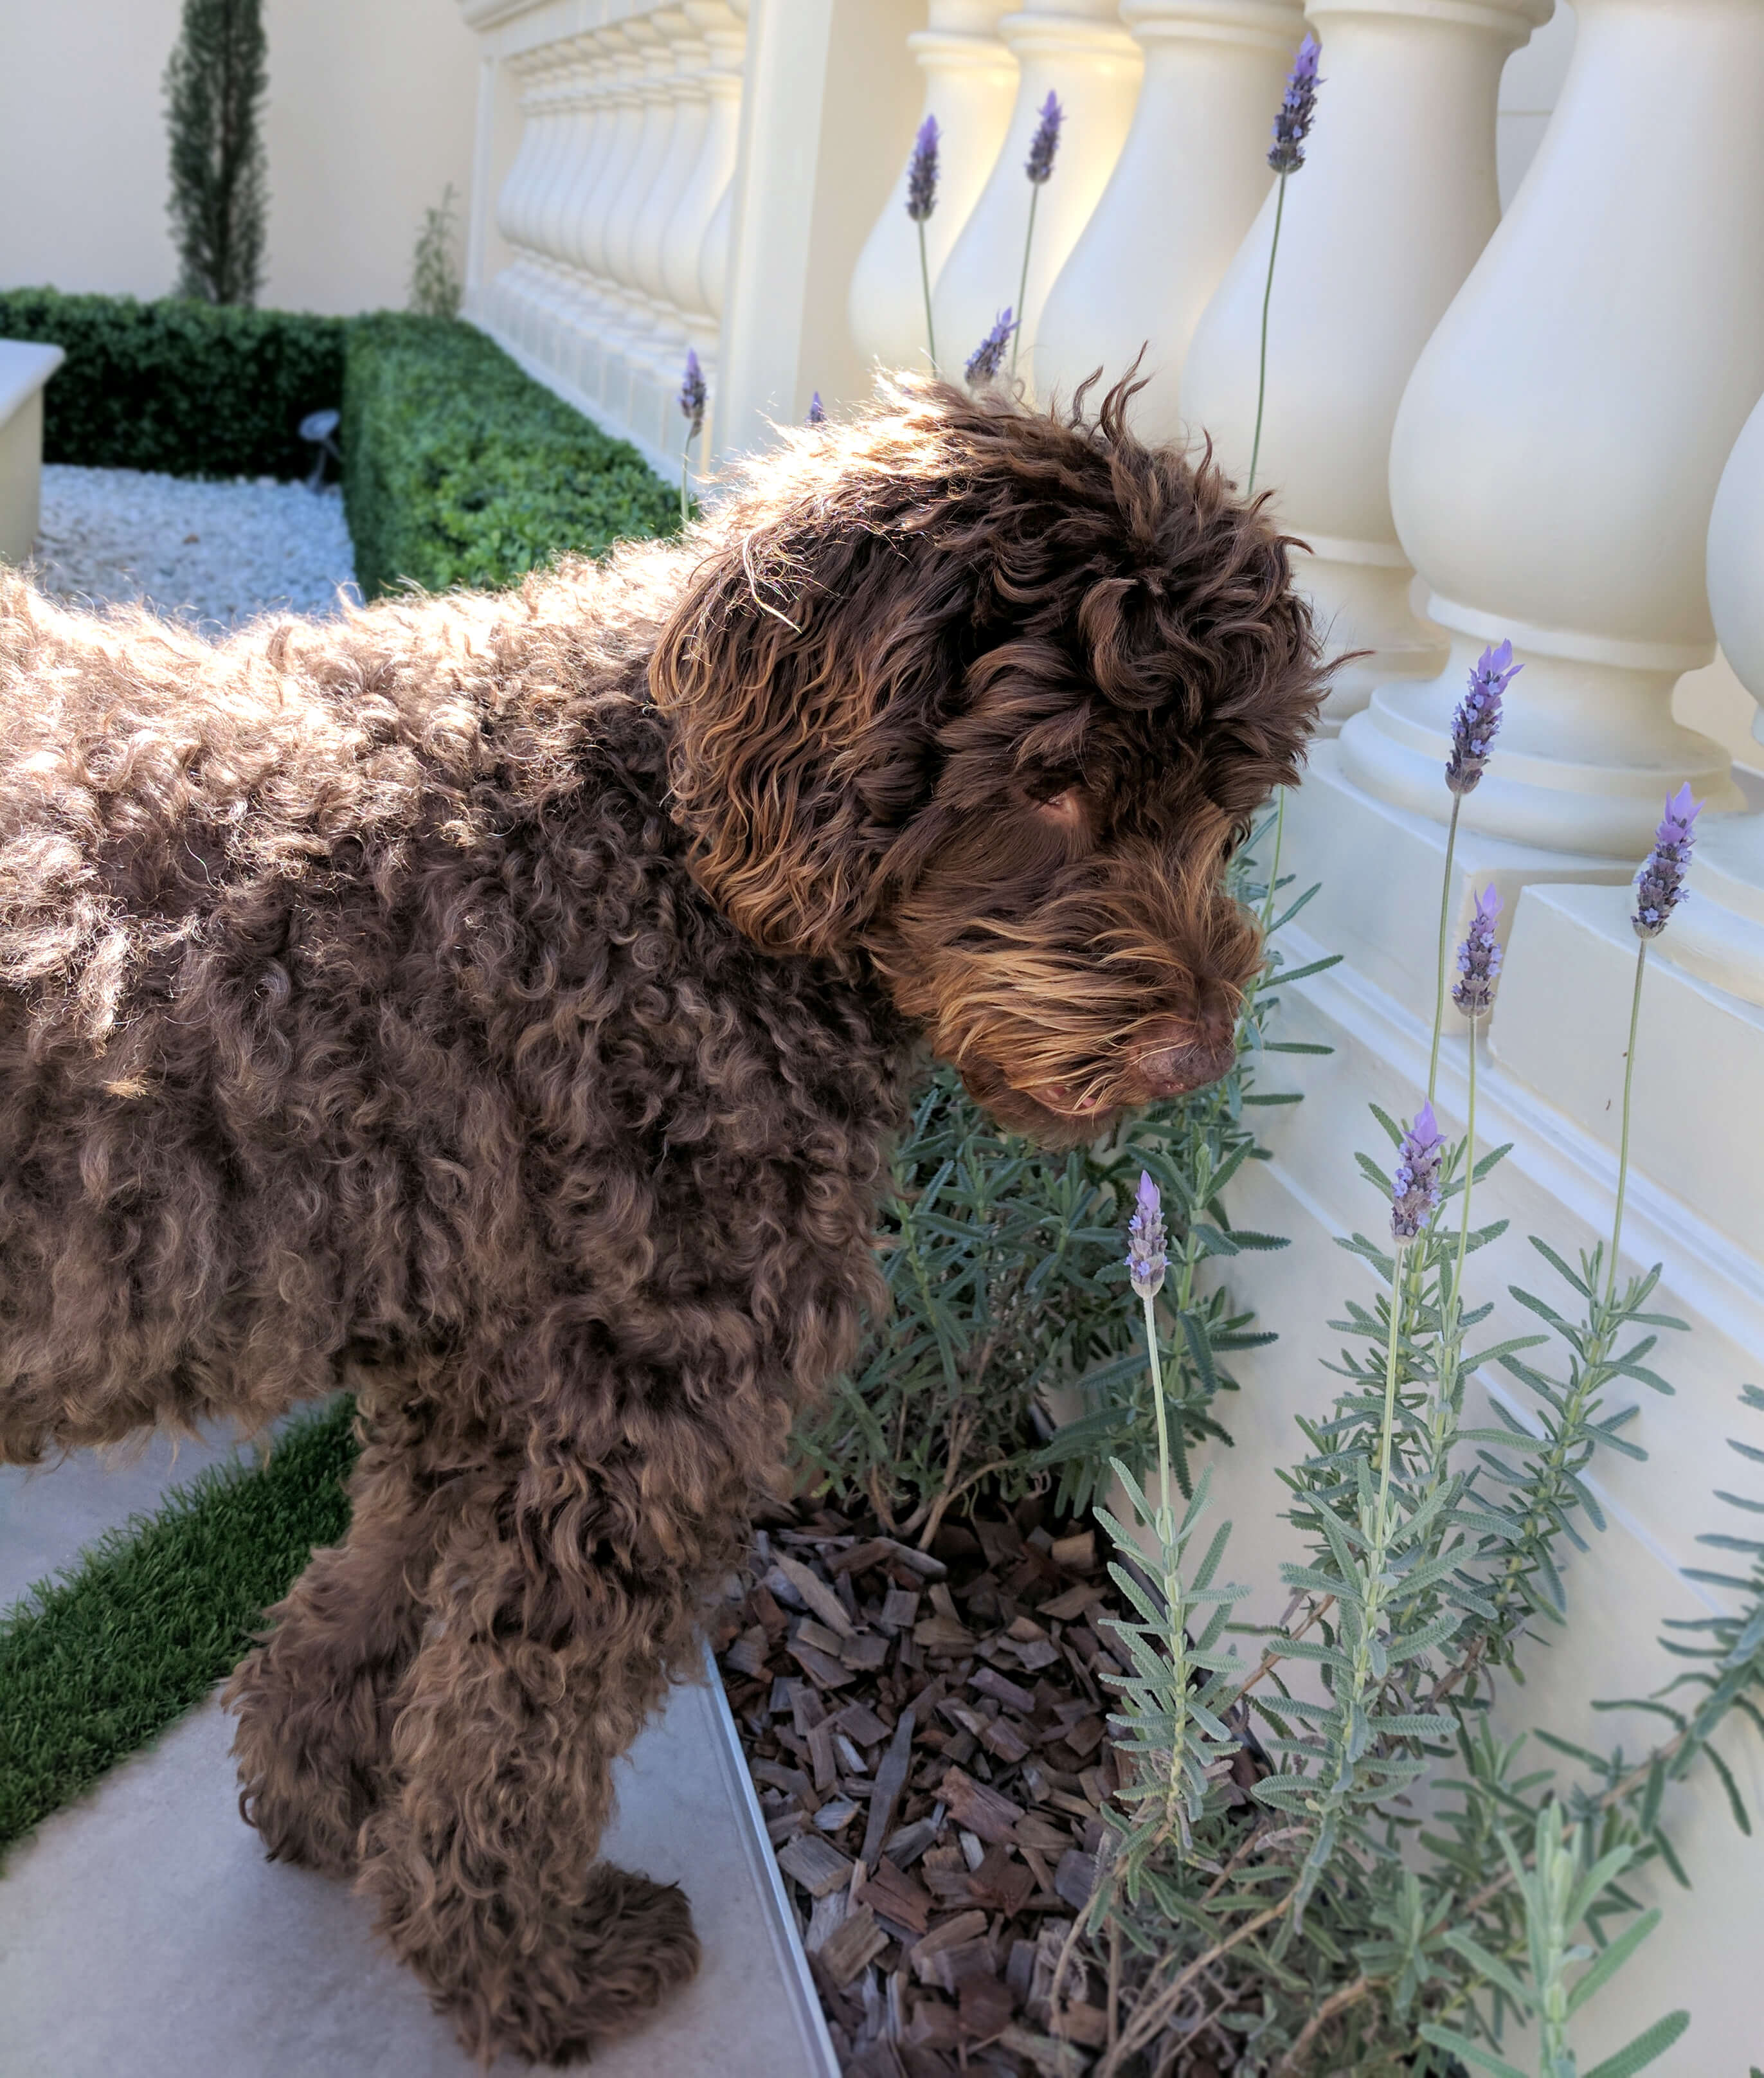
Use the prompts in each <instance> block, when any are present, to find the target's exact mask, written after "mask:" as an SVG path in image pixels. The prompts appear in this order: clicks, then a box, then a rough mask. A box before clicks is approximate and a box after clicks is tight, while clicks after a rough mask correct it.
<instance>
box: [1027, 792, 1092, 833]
mask: <svg viewBox="0 0 1764 2078" xmlns="http://www.w3.org/2000/svg"><path fill="white" fill-rule="evenodd" d="M1035 812H1036V815H1037V816H1040V818H1041V820H1043V821H1044V822H1048V823H1053V824H1055V825H1056V826H1057V828H1060V829H1062V830H1087V829H1088V828H1090V826H1091V816H1090V810H1089V807H1087V805H1086V802H1085V799H1084V796H1083V795H1082V793H1080V792H1079V791H1078V788H1077V787H1061V789H1060V791H1059V792H1058V793H1057V794H1049V795H1047V796H1046V797H1045V799H1041V800H1039V801H1037V802H1036V804H1035Z"/></svg>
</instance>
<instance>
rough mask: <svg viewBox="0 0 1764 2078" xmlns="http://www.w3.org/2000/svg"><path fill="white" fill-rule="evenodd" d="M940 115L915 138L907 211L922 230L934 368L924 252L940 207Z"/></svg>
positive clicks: (933, 341) (922, 264)
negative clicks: (930, 225) (927, 234)
mask: <svg viewBox="0 0 1764 2078" xmlns="http://www.w3.org/2000/svg"><path fill="white" fill-rule="evenodd" d="M939 134H940V133H939V131H938V128H937V119H936V116H935V115H928V116H927V117H926V118H925V119H924V122H923V123H920V126H919V134H918V136H916V137H915V138H914V140H913V147H912V156H911V159H910V160H908V161H907V215H908V216H910V217H911V219H912V220H913V223H915V225H916V226H917V227H918V231H919V279H920V283H921V284H922V285H923V286H924V292H925V348H926V351H927V352H928V353H929V354H930V356H931V371H932V374H936V372H937V333H936V327H935V326H934V325H933V323H932V317H931V262H930V261H929V259H928V257H926V253H925V226H926V225H927V224H928V223H929V222H930V220H931V213H932V211H933V210H934V209H935V208H936V207H937V140H938V137H939Z"/></svg>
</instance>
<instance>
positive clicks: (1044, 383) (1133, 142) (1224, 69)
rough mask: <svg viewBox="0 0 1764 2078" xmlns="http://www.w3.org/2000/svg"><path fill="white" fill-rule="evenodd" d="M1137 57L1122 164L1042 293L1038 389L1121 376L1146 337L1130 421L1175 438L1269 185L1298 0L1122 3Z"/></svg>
mask: <svg viewBox="0 0 1764 2078" xmlns="http://www.w3.org/2000/svg"><path fill="white" fill-rule="evenodd" d="M1121 19H1122V20H1123V21H1124V22H1125V23H1126V24H1127V26H1128V28H1130V29H1131V30H1132V32H1133V35H1134V36H1135V38H1136V40H1137V41H1138V43H1139V44H1140V45H1141V48H1142V49H1143V50H1144V52H1145V83H1144V84H1143V85H1142V86H1141V88H1140V95H1139V106H1138V107H1137V108H1136V111H1134V115H1133V127H1132V129H1131V130H1129V131H1128V135H1127V142H1126V144H1124V146H1123V148H1122V150H1121V156H1120V161H1118V163H1117V164H1116V168H1115V171H1114V173H1112V174H1111V176H1110V178H1109V184H1108V186H1107V188H1106V189H1104V190H1103V198H1102V200H1101V201H1100V202H1099V203H1098V204H1097V206H1096V210H1095V214H1094V215H1092V216H1091V220H1090V222H1089V223H1087V224H1086V226H1085V227H1084V231H1083V235H1082V236H1081V237H1080V238H1079V240H1078V244H1076V245H1075V246H1074V248H1072V257H1071V258H1070V260H1068V261H1066V263H1065V266H1064V267H1063V268H1062V269H1061V270H1060V277H1059V279H1058V281H1057V282H1055V283H1054V285H1053V289H1052V290H1051V291H1050V293H1049V296H1048V303H1047V309H1046V311H1045V314H1044V315H1043V317H1042V319H1041V323H1040V328H1039V331H1038V332H1037V334H1036V348H1035V386H1036V390H1037V391H1038V392H1039V393H1040V394H1041V395H1043V396H1047V395H1049V394H1051V392H1052V391H1053V389H1054V388H1055V387H1056V386H1057V387H1058V388H1059V389H1060V390H1062V391H1063V392H1064V393H1065V394H1067V395H1070V394H1071V391H1072V390H1073V388H1074V386H1075V385H1076V384H1078V382H1082V380H1083V379H1084V378H1085V377H1086V376H1087V375H1089V374H1091V373H1092V371H1093V370H1095V369H1098V368H1100V369H1102V370H1103V378H1104V380H1105V382H1108V381H1112V380H1113V379H1114V378H1116V377H1117V376H1119V375H1121V374H1123V373H1125V371H1126V369H1127V367H1128V364H1129V363H1130V362H1131V361H1132V359H1133V357H1135V355H1136V354H1137V353H1139V352H1140V349H1141V347H1142V346H1143V347H1144V348H1145V349H1146V353H1145V361H1144V363H1143V365H1142V368H1141V373H1143V374H1144V375H1145V376H1146V377H1147V378H1149V380H1148V382H1147V383H1146V386H1145V389H1144V390H1142V391H1141V393H1140V394H1139V396H1138V397H1137V398H1136V400H1135V403H1134V416H1135V422H1136V424H1137V425H1138V427H1139V428H1140V430H1141V432H1144V433H1145V434H1147V435H1149V436H1153V437H1156V438H1158V439H1162V440H1172V439H1174V438H1176V437H1178V435H1179V434H1180V432H1181V430H1182V427H1181V422H1180V417H1179V414H1178V405H1177V393H1178V382H1179V380H1180V378H1181V374H1182V362H1183V361H1184V359H1185V358H1186V355H1187V353H1188V344H1189V341H1190V340H1191V339H1192V338H1193V336H1194V332H1195V326H1196V325H1197V324H1198V323H1199V321H1200V316H1201V313H1202V311H1204V310H1205V309H1206V307H1207V303H1209V302H1210V301H1211V298H1212V295H1213V292H1214V290H1216V289H1217V287H1218V286H1219V284H1220V279H1221V278H1222V277H1223V276H1224V272H1225V269H1226V268H1227V266H1228V265H1229V264H1230V262H1231V260H1232V256H1233V255H1234V254H1235V253H1236V251H1237V249H1238V248H1239V247H1240V246H1241V244H1242V243H1243V240H1244V238H1245V234H1246V233H1247V232H1248V231H1249V227H1250V225H1251V224H1252V223H1253V222H1254V220H1255V215H1256V211H1257V209H1258V208H1259V207H1261V202H1262V201H1263V199H1264V198H1265V197H1266V194H1267V193H1268V190H1269V187H1270V183H1271V182H1272V181H1273V178H1274V176H1273V174H1272V173H1270V171H1269V170H1268V131H1269V127H1270V123H1271V121H1272V118H1273V113H1274V109H1275V108H1276V107H1277V106H1278V104H1279V100H1280V96H1281V92H1282V82H1283V80H1284V77H1285V73H1286V71H1287V66H1288V65H1290V63H1291V58H1292V53H1293V51H1294V49H1295V47H1296V46H1297V44H1298V43H1299V39H1300V38H1301V37H1302V36H1303V34H1304V15H1303V10H1302V9H1301V7H1300V6H1299V4H1298V0H1121Z"/></svg>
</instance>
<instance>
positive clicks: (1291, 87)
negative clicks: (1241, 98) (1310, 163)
mask: <svg viewBox="0 0 1764 2078" xmlns="http://www.w3.org/2000/svg"><path fill="white" fill-rule="evenodd" d="M1318 56H1319V52H1318V50H1317V40H1316V37H1315V36H1313V35H1312V34H1311V33H1310V31H1308V30H1307V31H1306V32H1305V40H1304V41H1303V43H1302V44H1299V51H1298V55H1297V56H1295V58H1294V59H1293V61H1292V70H1291V73H1288V74H1287V91H1286V96H1285V98H1284V99H1283V100H1282V102H1281V103H1280V113H1279V114H1278V115H1277V116H1275V118H1274V148H1273V149H1272V150H1271V151H1270V152H1269V154H1268V163H1269V165H1270V166H1272V167H1273V168H1274V171H1275V172H1276V173H1282V174H1285V173H1297V172H1298V170H1299V168H1300V167H1301V166H1302V165H1303V164H1304V140H1305V139H1306V138H1307V136H1309V135H1310V134H1311V124H1312V119H1313V118H1314V117H1315V115H1316V112H1317V87H1318V85H1319V81H1318V79H1317V58H1318Z"/></svg>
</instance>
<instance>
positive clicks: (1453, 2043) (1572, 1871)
mask: <svg viewBox="0 0 1764 2078" xmlns="http://www.w3.org/2000/svg"><path fill="white" fill-rule="evenodd" d="M1587 1830H1588V1829H1587V1827H1585V1826H1577V1825H1575V1824H1574V1823H1573V1822H1572V1821H1570V1822H1569V1823H1568V1824H1566V1826H1565V1825H1564V1823H1563V1819H1562V1812H1561V1810H1560V1809H1559V1808H1558V1806H1557V1805H1554V1804H1545V1805H1543V1806H1542V1807H1541V1809H1540V1810H1539V1811H1538V1813H1537V1823H1536V1825H1535V1826H1534V1827H1533V1833H1532V1849H1531V1854H1530V1855H1529V1856H1528V1857H1524V1856H1522V1855H1520V1853H1519V1851H1518V1850H1517V1849H1516V1847H1515V1846H1514V1845H1513V1843H1512V1839H1511V1838H1509V1837H1508V1834H1506V1833H1504V1832H1503V1833H1502V1834H1500V1836H1499V1838H1500V1844H1501V1848H1502V1851H1503V1853H1504V1854H1505V1855H1506V1857H1507V1865H1508V1869H1509V1870H1510V1871H1512V1880H1513V1889H1514V1891H1515V1892H1516V1895H1517V1896H1518V1898H1519V1900H1520V1905H1521V1908H1522V1910H1523V1912H1524V1926H1525V1949H1526V1955H1525V1963H1524V1965H1520V1966H1516V1964H1514V1963H1509V1962H1507V1961H1505V1960H1503V1959H1502V1958H1501V1957H1500V1956H1499V1955H1492V1954H1491V1953H1490V1951H1488V1950H1487V1948H1485V1947H1483V1945H1482V1943H1481V1942H1478V1941H1477V1940H1476V1939H1474V1938H1473V1937H1472V1936H1471V1935H1470V1934H1466V1933H1464V1932H1463V1931H1462V1930H1460V1929H1458V1928H1456V1927H1452V1928H1449V1929H1448V1930H1446V1933H1445V1937H1444V1938H1445V1946H1446V1947H1448V1948H1449V1949H1450V1950H1452V1951H1453V1953H1454V1954H1455V1955H1458V1956H1461V1957H1462V1959H1463V1960H1464V1961H1465V1962H1466V1963H1468V1964H1469V1965H1470V1968H1471V1969H1472V1970H1473V1971H1474V1972H1475V1973H1476V1975H1477V1976H1478V1977H1480V1978H1481V1979H1482V1980H1483V1982H1484V1983H1485V1984H1489V1985H1491V1986H1492V1987H1493V1988H1494V1990H1495V1992H1496V1993H1497V1994H1499V1996H1501V1997H1504V1998H1505V1999H1507V2000H1508V2001H1509V2002H1510V2003H1511V2004H1512V2006H1513V2008H1514V2009H1515V2010H1516V2012H1518V2013H1523V2014H1524V2016H1525V2017H1527V2018H1528V2019H1534V2020H1535V2021H1536V2022H1537V2036H1538V2055H1537V2078H1632V2074H1633V2072H1638V2071H1642V2070H1645V2068H1647V2066H1648V2065H1649V2064H1650V2063H1653V2061H1654V2059H1656V2058H1657V2057H1659V2056H1662V2055H1665V2053H1666V2051H1667V2050H1669V2049H1670V2047H1672V2045H1673V2043H1675V2042H1676V2041H1677V2040H1678V2038H1679V2036H1680V2035H1681V2034H1683V2032H1684V2030H1686V2028H1687V2027H1688V2026H1690V2024H1691V2016H1690V2014H1689V2013H1687V2012H1686V2011H1685V2010H1684V2009H1683V2008H1680V2009H1679V2010H1678V2011H1677V2012H1675V2013H1668V2014H1667V2015H1666V2017H1664V2018H1663V2019H1662V2020H1658V2021H1656V2022H1654V2024H1653V2026H1652V2027H1649V2028H1646V2029H1645V2030H1643V2031H1642V2033H1641V2034H1638V2035H1637V2036H1636V2037H1635V2038H1634V2039H1633V2041H1631V2042H1629V2043H1627V2044H1626V2045H1625V2046H1624V2047H1623V2048H1621V2049H1620V2050H1619V2051H1617V2052H1616V2055H1612V2056H1608V2057H1606V2058H1605V2059H1603V2062H1601V2063H1598V2064H1595V2066H1594V2067H1593V2068H1592V2069H1591V2071H1588V2072H1586V2073H1584V2074H1582V2073H1581V2072H1580V2068H1579V2065H1578V2062H1577V2061H1576V2059H1575V2056H1574V2050H1573V2048H1572V2047H1570V2043H1569V2028H1568V2023H1569V2022H1570V2020H1571V2019H1572V2018H1573V2017H1574V2015H1575V2014H1576V2013H1578V2011H1579V2010H1580V2009H1581V2008H1582V2007H1583V2005H1585V2004H1586V2003H1587V2000H1588V1999H1590V1998H1591V1997H1593V1995H1594V1994H1595V1992H1598V1991H1599V1990H1600V1989H1601V1988H1603V1986H1604V1985H1605V1984H1608V1983H1609V1982H1610V1980H1612V1977H1614V1976H1616V1973H1617V1972H1618V1971H1619V1970H1620V1969H1621V1968H1622V1967H1623V1966H1624V1963H1627V1962H1628V1959H1629V1958H1630V1957H1631V1956H1632V1955H1634V1953H1635V1951H1637V1948H1639V1947H1641V1943H1642V1942H1644V1941H1645V1940H1646V1939H1647V1938H1648V1936H1649V1934H1651V1933H1653V1930H1654V1928H1655V1927H1656V1926H1658V1925H1659V1923H1660V1914H1659V1913H1658V1911H1657V1910H1656V1911H1653V1912H1645V1913H1642V1914H1641V1917H1639V1918H1637V1919H1634V1920H1632V1921H1631V1922H1629V1924H1628V1926H1626V1927H1625V1928H1624V1930H1623V1931H1622V1933H1620V1934H1618V1935H1617V1936H1616V1938H1615V1939H1614V1940H1609V1941H1607V1940H1604V1939H1603V1938H1600V1939H1599V1941H1598V1942H1597V1945H1596V1946H1588V1945H1587V1943H1585V1942H1576V1941H1574V1938H1573V1937H1574V1930H1575V1929H1576V1928H1577V1927H1578V1926H1580V1925H1581V1923H1582V1922H1583V1921H1587V1920H1588V1919H1589V1918H1590V1917H1591V1914H1592V1913H1594V1912H1595V1910H1596V1909H1598V1907H1599V1904H1600V1903H1601V1901H1603V1900H1604V1899H1605V1898H1606V1896H1607V1895H1608V1893H1609V1892H1612V1891H1613V1890H1614V1889H1615V1888H1616V1885H1617V1882H1618V1879H1619V1878H1620V1876H1622V1874H1623V1872H1624V1870H1625V1869H1626V1868H1627V1867H1628V1866H1629V1864H1630V1863H1631V1862H1632V1861H1633V1860H1634V1859H1635V1850H1634V1848H1633V1847H1632V1846H1616V1847H1612V1849H1611V1850H1610V1851H1608V1853H1606V1854H1603V1855H1599V1857H1598V1858H1597V1859H1591V1856H1590V1855H1589V1852H1588V1849H1587V1838H1586V1836H1587ZM1583 1966H1584V1967H1583ZM1522 1972H1524V1974H1522ZM1570 1972H1574V1978H1573V1981H1572V1982H1570ZM1421 2034H1422V2036H1423V2038H1424V2039H1425V2040H1426V2041H1427V2042H1428V2043H1432V2045H1433V2047H1436V2048H1438V2049H1445V2050H1449V2051H1451V2053H1452V2054H1453V2055H1455V2056H1457V2057H1459V2058H1461V2059H1462V2060H1463V2061H1464V2062H1465V2063H1469V2064H1472V2065H1474V2067H1475V2068H1477V2069H1478V2070H1482V2071H1488V2072H1493V2073H1494V2078H1529V2074H1528V2072H1524V2071H1522V2070H1520V2068H1519V2067H1518V2065H1517V2064H1515V2063H1508V2060H1507V2059H1506V2058H1505V2057H1503V2056H1501V2055H1498V2054H1497V2053H1496V2052H1495V2051H1494V2050H1493V2049H1491V2048H1490V2047H1489V2046H1488V2043H1487V2038H1486V2037H1485V2038H1484V2039H1483V2040H1480V2041H1478V2040H1474V2039H1472V2038H1470V2036H1468V2035H1466V2034H1462V2033H1461V2032H1460V2031H1459V2030H1457V2029H1455V2028H1450V2027H1445V2026H1441V2025H1440V2024H1438V2023H1437V2022H1431V2023H1428V2025H1426V2026H1424V2027H1423V2028H1422V2030H1421Z"/></svg>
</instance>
